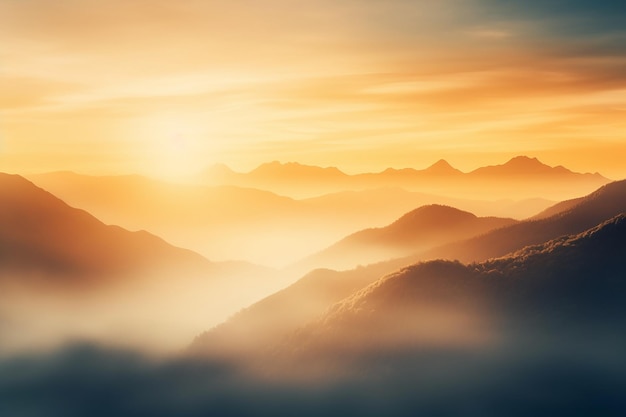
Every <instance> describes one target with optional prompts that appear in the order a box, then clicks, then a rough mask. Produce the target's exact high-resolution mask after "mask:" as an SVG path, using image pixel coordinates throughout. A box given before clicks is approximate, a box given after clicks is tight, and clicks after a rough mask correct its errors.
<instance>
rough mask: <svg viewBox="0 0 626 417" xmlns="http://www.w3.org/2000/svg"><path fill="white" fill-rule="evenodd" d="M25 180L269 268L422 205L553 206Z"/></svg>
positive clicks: (99, 212) (525, 212)
mask: <svg viewBox="0 0 626 417" xmlns="http://www.w3.org/2000/svg"><path fill="white" fill-rule="evenodd" d="M28 178H29V180H31V181H33V182H34V183H35V184H37V185H38V186H40V187H42V188H44V189H45V190H48V191H50V192H51V193H53V194H54V195H55V196H58V197H59V198H61V199H62V200H63V201H66V202H67V203H68V204H70V205H72V206H74V207H79V208H81V209H84V210H87V211H88V212H89V213H91V214H93V215H94V216H95V217H97V218H98V219H100V220H102V221H103V222H105V223H107V224H116V225H120V226H122V227H124V228H127V229H129V230H142V229H143V230H148V231H150V232H152V233H155V234H157V235H158V236H161V237H163V238H165V239H166V240H167V241H168V242H171V243H173V244H175V245H177V246H181V247H185V248H189V249H192V250H194V251H196V252H199V253H201V254H202V255H204V256H206V257H209V258H211V259H219V260H225V259H244V260H247V261H250V262H255V263H260V264H267V265H273V266H284V265H288V264H291V263H293V262H296V261H297V260H298V259H302V258H303V257H305V256H307V255H310V254H311V253H313V252H316V251H319V250H321V249H323V248H324V247H327V246H328V245H330V244H332V243H333V242H336V241H337V240H339V239H340V238H342V237H344V236H346V235H348V234H350V233H353V232H354V231H356V230H360V229H364V228H366V227H373V226H382V225H385V224H388V223H390V222H392V221H393V220H395V219H397V218H398V217H400V216H401V215H403V214H404V213H406V212H408V211H410V210H412V209H415V208H416V207H419V206H422V205H425V204H444V205H450V206H454V207H458V208H461V209H463V210H467V211H471V212H473V213H477V214H478V215H481V216H500V217H511V216H513V217H516V218H525V217H528V216H531V215H534V214H536V213H538V212H539V211H541V210H543V209H545V208H547V207H549V206H550V205H551V204H554V202H553V201H550V200H545V199H528V200H522V201H513V200H506V199H499V200H497V201H494V200H488V201H482V200H477V199H459V198H452V197H442V196H439V195H436V194H424V193H418V192H410V191H406V190H403V189H401V188H397V187H396V188H375V189H367V190H362V191H341V192H338V193H333V194H327V195H323V196H319V197H315V198H310V199H304V200H294V199H292V198H289V197H283V196H279V195H277V194H274V193H271V192H268V191H263V190H257V189H252V188H242V187H236V186H215V187H207V186H192V185H182V184H171V183H167V182H163V181H157V180H153V179H150V178H146V177H142V176H139V175H124V176H89V175H80V174H75V173H72V172H53V173H46V174H38V175H30V176H29V177H28ZM295 231H297V233H295Z"/></svg>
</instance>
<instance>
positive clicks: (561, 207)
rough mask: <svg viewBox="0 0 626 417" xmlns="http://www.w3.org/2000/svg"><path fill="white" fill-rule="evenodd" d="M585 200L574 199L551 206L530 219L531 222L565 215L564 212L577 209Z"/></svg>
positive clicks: (582, 198)
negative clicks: (561, 214)
mask: <svg viewBox="0 0 626 417" xmlns="http://www.w3.org/2000/svg"><path fill="white" fill-rule="evenodd" d="M584 199H585V197H579V198H573V199H571V200H565V201H561V202H559V203H556V204H554V205H553V206H550V207H548V208H546V209H545V210H542V211H541V212H539V213H537V214H536V215H534V216H532V217H530V218H529V220H541V219H546V218H548V217H552V216H554V215H556V214H560V213H563V212H564V211H567V210H569V209H571V208H573V207H575V206H576V205H577V204H579V203H581V202H582V201H583V200H584Z"/></svg>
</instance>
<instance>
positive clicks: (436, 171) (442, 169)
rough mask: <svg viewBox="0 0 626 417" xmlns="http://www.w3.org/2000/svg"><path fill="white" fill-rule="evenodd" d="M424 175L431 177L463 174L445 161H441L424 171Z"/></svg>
mask: <svg viewBox="0 0 626 417" xmlns="http://www.w3.org/2000/svg"><path fill="white" fill-rule="evenodd" d="M424 173H426V174H431V175H459V174H463V172H461V171H460V170H458V169H456V168H454V167H453V166H452V165H450V164H449V163H448V161H446V160H445V159H440V160H439V161H437V162H435V163H434V164H432V165H431V166H429V167H428V168H426V169H425V170H424Z"/></svg>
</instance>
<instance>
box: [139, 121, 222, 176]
mask: <svg viewBox="0 0 626 417" xmlns="http://www.w3.org/2000/svg"><path fill="white" fill-rule="evenodd" d="M138 125H139V129H138V130H139V131H140V132H141V133H140V134H139V135H138V137H140V138H142V139H141V140H142V141H143V140H145V142H144V144H143V149H144V152H145V156H146V165H147V166H146V170H147V171H148V172H150V173H151V174H152V175H154V176H156V177H159V178H163V179H167V180H181V179H185V178H187V177H189V176H191V175H193V174H195V173H197V172H198V171H200V170H201V169H202V168H203V167H204V166H205V164H206V158H205V157H206V156H207V155H209V154H210V153H211V151H212V149H213V148H212V146H213V144H212V142H211V140H210V139H209V136H210V135H209V131H208V129H207V128H206V121H203V120H200V118H199V117H195V115H194V114H193V113H182V112H181V113H178V112H162V113H156V114H153V115H150V116H148V117H145V118H142V119H141V120H140V121H139V123H138Z"/></svg>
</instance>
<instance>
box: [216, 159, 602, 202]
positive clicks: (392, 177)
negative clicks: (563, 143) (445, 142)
mask: <svg viewBox="0 0 626 417" xmlns="http://www.w3.org/2000/svg"><path fill="white" fill-rule="evenodd" d="M204 180H205V181H207V182H208V183H209V184H212V185H215V184H229V185H238V186H245V187H254V188H261V189H265V190H271V191H273V192H276V193H279V194H282V195H289V196H293V197H296V198H302V197H311V196H315V195H321V194H327V193H332V192H337V191H345V190H353V191H355V190H364V189H368V188H380V187H401V188H405V189H406V190H409V191H420V192H427V193H435V194H445V195H448V196H456V197H464V198H476V197H477V196H480V197H481V198H489V199H493V198H495V197H498V198H515V199H520V198H522V199H525V198H537V197H541V198H548V199H568V198H574V197H578V196H580V195H581V194H585V193H588V192H591V191H592V190H594V189H596V188H598V187H599V186H601V185H603V184H606V183H608V182H609V180H608V179H607V178H605V177H603V176H602V175H600V174H598V173H594V174H589V173H585V174H581V173H576V172H573V171H571V170H569V169H567V168H565V167H563V166H556V167H551V166H548V165H545V164H543V163H542V162H540V161H539V160H537V158H529V157H527V156H518V157H515V158H512V159H511V160H509V161H508V162H506V163H504V164H502V165H493V166H486V167H481V168H478V169H475V170H474V171H471V172H469V173H463V172H461V171H460V170H458V169H455V168H453V167H452V166H451V165H450V164H449V163H448V162H446V161H445V160H439V161H438V162H436V163H435V164H433V165H431V166H430V167H428V168H425V169H421V170H420V169H414V168H403V169H395V168H388V169H386V170H384V171H382V172H377V173H362V174H355V175H348V174H346V173H344V172H342V171H340V170H339V169H337V168H335V167H329V168H321V167H316V166H309V165H302V164H298V163H293V162H292V163H279V162H272V163H268V164H263V165H261V166H259V167H258V168H256V169H254V170H252V171H250V172H247V173H235V172H233V171H231V170H230V169H227V168H225V167H224V166H218V167H213V168H211V169H209V170H207V173H206V174H205V176H204Z"/></svg>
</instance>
